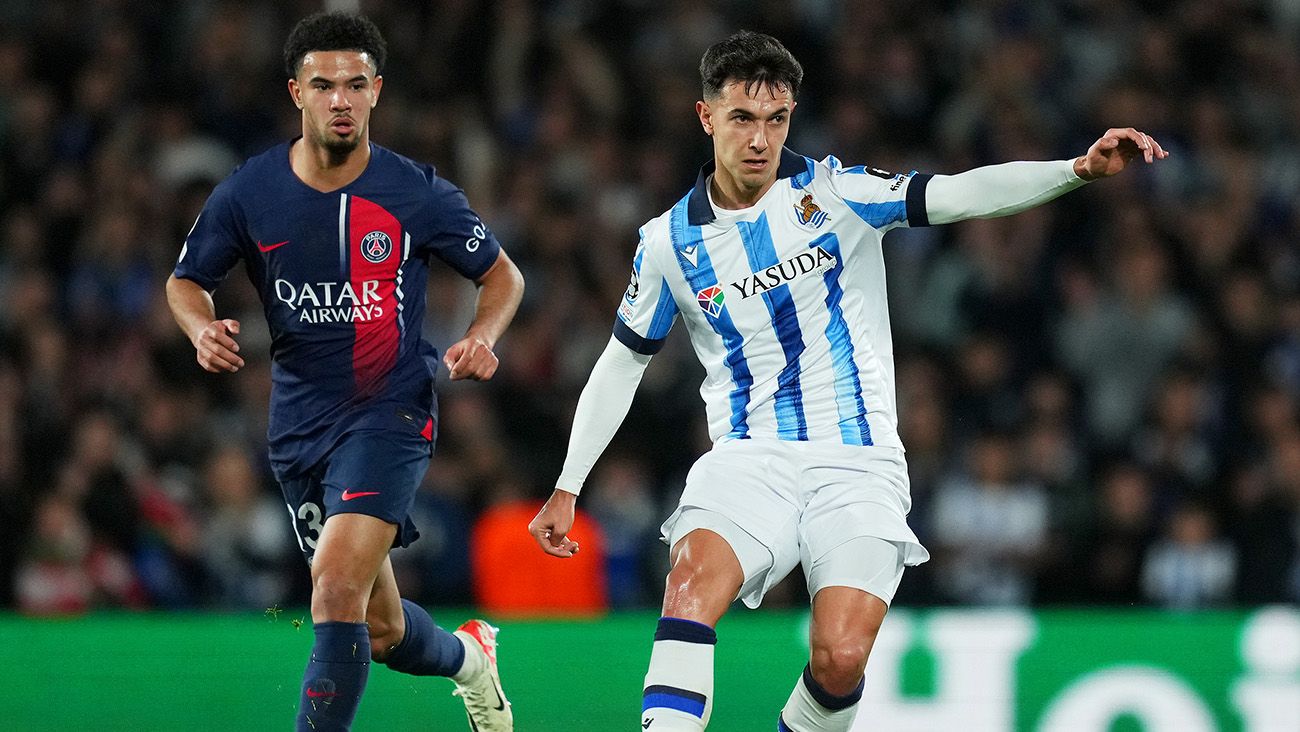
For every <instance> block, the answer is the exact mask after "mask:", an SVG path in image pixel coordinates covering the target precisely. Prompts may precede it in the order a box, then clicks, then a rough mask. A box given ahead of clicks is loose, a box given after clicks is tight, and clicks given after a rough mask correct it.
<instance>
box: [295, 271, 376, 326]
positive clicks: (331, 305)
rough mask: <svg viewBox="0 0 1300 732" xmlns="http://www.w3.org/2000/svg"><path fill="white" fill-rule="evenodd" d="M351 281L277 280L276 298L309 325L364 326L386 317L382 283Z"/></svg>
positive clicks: (299, 319) (300, 320)
mask: <svg viewBox="0 0 1300 732" xmlns="http://www.w3.org/2000/svg"><path fill="white" fill-rule="evenodd" d="M359 284H360V287H355V286H353V284H352V283H351V282H300V283H293V282H290V281H288V280H280V279H277V280H276V281H275V297H276V299H277V300H279V301H280V302H282V303H284V304H285V305H288V306H289V309H290V310H292V311H294V312H296V313H298V321H299V322H306V323H365V322H369V321H371V320H377V319H379V318H381V317H383V315H384V306H383V304H382V300H383V298H381V297H380V296H379V280H362V281H361V282H360V283H359Z"/></svg>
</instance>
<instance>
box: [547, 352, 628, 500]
mask: <svg viewBox="0 0 1300 732" xmlns="http://www.w3.org/2000/svg"><path fill="white" fill-rule="evenodd" d="M649 363H650V357H649V356H644V355H641V354H638V353H633V352H632V351H629V350H628V349H626V348H624V347H623V346H622V345H621V344H620V343H618V342H617V341H615V340H614V339H613V338H610V339H609V344H608V345H606V346H605V351H604V352H603V353H601V354H600V358H598V359H596V365H595V366H593V367H592V369H591V378H589V379H588V380H587V385H586V386H585V387H583V389H582V395H581V396H580V397H578V407H577V410H576V411H575V412H574V413H573V430H572V432H570V434H569V450H568V453H567V454H565V456H564V467H563V468H562V469H561V470H560V478H559V480H558V481H556V483H555V487H556V488H559V489H560V490H563V491H568V492H569V493H572V494H574V495H577V494H578V493H579V492H580V491H581V490H582V484H583V483H585V482H586V480H587V475H588V474H589V473H590V472H591V466H592V465H595V464H596V459H597V458H599V457H600V454H601V453H602V452H604V451H605V447H606V446H608V445H609V441H610V440H611V439H612V438H613V437H614V433H615V432H617V431H618V428H619V425H621V424H623V418H624V417H626V416H627V410H628V409H629V408H630V407H631V406H632V397H633V395H635V394H636V387H637V385H638V384H640V383H641V375H642V374H643V373H645V367H646V365H647V364H649Z"/></svg>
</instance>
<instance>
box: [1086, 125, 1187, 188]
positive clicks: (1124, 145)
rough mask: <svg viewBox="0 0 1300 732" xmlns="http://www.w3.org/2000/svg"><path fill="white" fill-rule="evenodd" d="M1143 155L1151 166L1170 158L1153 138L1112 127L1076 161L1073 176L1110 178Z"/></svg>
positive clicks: (1128, 128) (1126, 128)
mask: <svg viewBox="0 0 1300 732" xmlns="http://www.w3.org/2000/svg"><path fill="white" fill-rule="evenodd" d="M1138 155H1141V156H1142V158H1143V159H1144V160H1146V162H1147V163H1148V164H1150V163H1154V162H1155V161H1157V160H1164V159H1165V158H1167V157H1169V153H1168V151H1166V150H1165V149H1164V148H1162V147H1160V143H1158V142H1156V139H1155V138H1154V137H1151V136H1150V135H1148V134H1146V133H1145V132H1139V131H1138V130H1135V129H1133V128H1132V127H1123V128H1120V127H1112V128H1111V129H1109V130H1106V134H1104V135H1102V136H1101V139H1099V140H1097V141H1096V142H1094V143H1092V147H1090V148H1088V152H1086V153H1084V154H1083V155H1081V156H1079V157H1077V158H1075V159H1074V172H1075V175H1078V176H1079V177H1080V178H1082V179H1084V180H1096V179H1098V178H1108V177H1110V176H1112V175H1115V174H1116V173H1118V172H1120V171H1121V170H1123V169H1124V167H1125V166H1126V165H1128V163H1129V161H1130V160H1132V159H1133V158H1135V157H1137V156H1138Z"/></svg>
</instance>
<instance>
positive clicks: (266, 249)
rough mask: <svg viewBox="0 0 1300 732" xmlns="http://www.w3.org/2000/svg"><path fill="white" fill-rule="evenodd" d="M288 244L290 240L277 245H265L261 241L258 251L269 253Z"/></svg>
mask: <svg viewBox="0 0 1300 732" xmlns="http://www.w3.org/2000/svg"><path fill="white" fill-rule="evenodd" d="M288 243H289V240H288V239H285V240H284V241H282V242H278V243H276V244H263V243H262V242H260V241H259V242H257V251H259V252H269V251H271V250H272V249H279V248H280V247H282V246H284V245H285V244H288Z"/></svg>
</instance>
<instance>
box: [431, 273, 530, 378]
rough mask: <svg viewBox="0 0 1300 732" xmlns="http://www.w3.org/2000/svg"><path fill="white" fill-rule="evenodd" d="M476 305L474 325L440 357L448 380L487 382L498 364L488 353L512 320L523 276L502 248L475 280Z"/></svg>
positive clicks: (521, 291)
mask: <svg viewBox="0 0 1300 732" xmlns="http://www.w3.org/2000/svg"><path fill="white" fill-rule="evenodd" d="M477 284H478V304H477V305H476V306H475V308H474V322H472V323H470V325H469V330H467V331H466V332H465V337H464V338H462V339H460V340H459V341H456V342H455V343H453V344H451V346H450V347H448V348H447V352H446V353H444V354H443V356H442V362H443V363H444V364H446V365H447V371H448V372H450V373H451V379H452V381H456V380H459V379H473V380H475V381H487V380H488V379H490V378H492V375H493V374H495V373H496V372H497V365H498V364H499V361H498V360H497V356H496V354H495V353H493V352H492V349H493V348H496V344H497V339H499V338H500V337H501V334H502V333H504V332H505V330H506V326H508V325H510V321H511V320H513V319H514V317H515V311H516V310H518V309H519V301H520V300H522V299H523V297H524V276H523V275H522V274H520V272H519V268H518V267H516V266H515V263H514V262H513V261H511V260H510V257H508V256H506V252H505V250H504V249H502V250H501V253H500V254H498V255H497V261H495V262H493V263H492V266H491V267H489V268H488V271H487V272H485V273H483V276H482V277H480V278H478V281H477Z"/></svg>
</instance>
